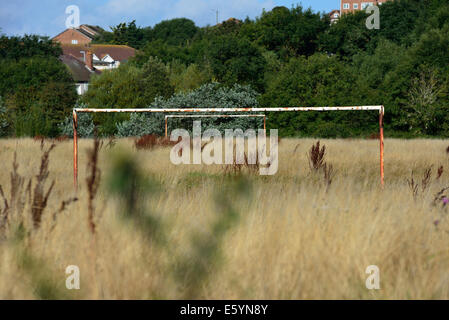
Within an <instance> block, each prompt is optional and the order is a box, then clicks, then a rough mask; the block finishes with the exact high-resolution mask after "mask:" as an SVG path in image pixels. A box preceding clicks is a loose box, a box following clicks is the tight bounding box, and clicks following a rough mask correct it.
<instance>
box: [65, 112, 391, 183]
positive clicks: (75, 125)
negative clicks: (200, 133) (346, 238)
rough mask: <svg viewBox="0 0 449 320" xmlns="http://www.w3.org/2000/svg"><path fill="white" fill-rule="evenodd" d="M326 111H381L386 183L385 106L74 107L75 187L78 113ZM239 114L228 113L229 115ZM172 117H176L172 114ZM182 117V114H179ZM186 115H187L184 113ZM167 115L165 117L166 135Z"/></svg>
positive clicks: (381, 136) (382, 150)
mask: <svg viewBox="0 0 449 320" xmlns="http://www.w3.org/2000/svg"><path fill="white" fill-rule="evenodd" d="M326 111H378V112H379V143H380V183H381V185H382V186H383V185H384V124H383V117H384V113H385V109H384V106H353V107H281V108H170V109H158V108H149V109H89V108H86V109H80V108H75V109H73V182H74V185H75V188H76V189H77V187H78V134H77V128H78V113H147V112H149V113H188V114H189V115H188V116H189V117H198V116H199V115H192V114H193V113H217V115H209V114H207V115H204V116H208V117H225V116H226V114H224V115H223V114H222V113H227V112H232V113H242V115H241V116H252V117H255V116H262V115H255V114H250V112H326ZM231 116H233V117H235V116H238V115H227V117H231ZM263 116H264V119H265V121H264V128H266V118H265V114H264V115H263ZM171 117H175V115H172V116H171ZM179 117H181V115H179ZM184 117H186V115H184ZM167 119H168V118H167V116H166V118H165V121H166V122H165V125H166V136H167V134H168V132H167Z"/></svg>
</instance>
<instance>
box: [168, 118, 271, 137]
mask: <svg viewBox="0 0 449 320" xmlns="http://www.w3.org/2000/svg"><path fill="white" fill-rule="evenodd" d="M170 118H263V130H264V131H265V133H266V132H267V116H266V115H264V114H203V115H194V114H186V115H179V114H178V115H166V116H165V138H168V119H170Z"/></svg>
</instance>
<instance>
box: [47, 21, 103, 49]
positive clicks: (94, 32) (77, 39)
mask: <svg viewBox="0 0 449 320" xmlns="http://www.w3.org/2000/svg"><path fill="white" fill-rule="evenodd" d="M102 31H103V29H102V28H100V27H95V26H91V25H87V24H82V25H80V26H79V27H78V28H70V29H67V30H65V31H63V32H61V33H60V34H58V35H57V36H55V37H53V38H52V40H53V41H56V42H59V43H61V44H75V45H76V44H80V45H82V44H89V43H91V42H92V40H93V39H94V38H95V37H96V36H98V35H100V33H101V32H102Z"/></svg>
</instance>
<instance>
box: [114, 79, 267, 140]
mask: <svg viewBox="0 0 449 320" xmlns="http://www.w3.org/2000/svg"><path fill="white" fill-rule="evenodd" d="M257 97H258V93H257V92H256V91H254V90H253V89H252V88H251V87H250V86H243V85H238V84H236V85H234V86H233V87H231V88H229V87H226V86H223V85H220V84H219V83H209V84H205V85H203V86H201V87H200V88H198V89H197V90H194V91H191V92H187V93H186V92H180V93H176V94H175V95H173V96H172V97H171V98H169V99H164V98H161V97H159V98H156V100H155V101H154V102H153V103H152V104H151V106H150V107H152V108H170V109H171V108H192V107H195V108H236V107H241V108H250V107H257V106H258V102H257ZM226 114H232V113H226ZM164 116H165V115H164V114H161V113H157V114H155V113H152V114H148V113H146V114H145V113H144V114H132V115H131V117H130V119H129V120H128V121H124V122H122V123H120V124H117V132H118V136H121V137H128V136H142V135H146V134H158V135H163V134H164ZM193 120H195V119H191V118H190V119H178V118H173V119H170V121H169V128H185V129H186V130H191V129H192V122H193ZM200 120H201V123H202V129H203V130H206V129H207V128H216V129H218V130H224V129H227V128H230V129H235V128H241V129H243V130H246V129H248V128H253V129H256V128H261V125H262V123H261V120H260V119H254V118H201V119H200Z"/></svg>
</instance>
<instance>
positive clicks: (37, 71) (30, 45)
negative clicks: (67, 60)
mask: <svg viewBox="0 0 449 320" xmlns="http://www.w3.org/2000/svg"><path fill="white" fill-rule="evenodd" d="M0 42H1V45H0V96H2V97H3V100H4V103H3V104H4V105H3V109H4V112H2V113H3V116H2V118H3V120H2V121H3V129H2V131H5V130H7V132H6V133H5V132H2V134H3V135H5V134H8V135H16V136H34V135H48V136H57V135H58V134H59V132H58V128H57V125H58V123H59V122H60V121H61V120H63V119H64V117H65V116H66V115H67V114H68V113H69V112H70V110H71V108H72V107H73V105H74V103H75V101H76V99H77V95H76V91H75V86H74V82H73V79H72V77H71V75H70V74H69V72H68V70H67V68H66V67H65V66H64V65H63V64H62V63H61V62H60V61H59V60H58V58H57V57H58V56H59V55H60V54H61V48H60V47H59V46H58V45H55V44H54V43H53V42H51V41H50V40H48V39H47V38H42V37H38V36H24V37H22V38H20V37H11V38H8V37H5V36H2V37H1V38H0ZM5 123H6V125H5Z"/></svg>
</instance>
